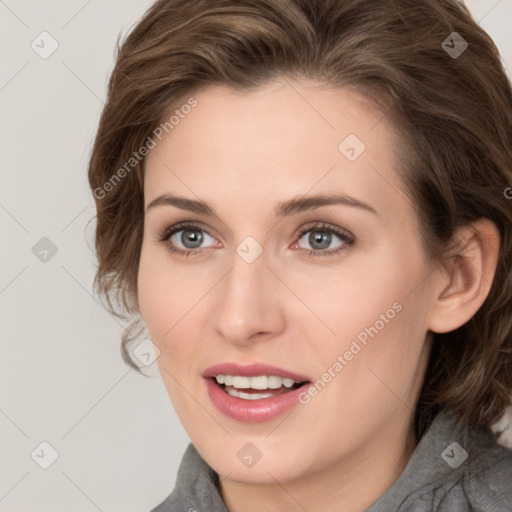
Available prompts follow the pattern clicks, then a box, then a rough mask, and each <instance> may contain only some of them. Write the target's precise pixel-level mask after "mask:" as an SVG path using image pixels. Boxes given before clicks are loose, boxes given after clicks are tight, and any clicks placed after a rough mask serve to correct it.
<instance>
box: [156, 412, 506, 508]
mask: <svg viewBox="0 0 512 512" xmlns="http://www.w3.org/2000/svg"><path fill="white" fill-rule="evenodd" d="M395 511H396V512H512V450H509V449H507V448H505V447H503V446H501V445H499V444H497V443H496V441H495V438H494V435H493V434H492V432H491V431H490V430H489V429H487V428H479V429H475V430H471V431H467V430H466V431H464V433H463V434H462V435H457V431H456V430H455V423H454V416H453V414H452V413H450V412H446V411H445V412H441V413H439V414H438V415H437V416H436V418H435V419H434V421H433V422H432V424H431V426H430V428H429V429H428V430H427V432H426V433H425V435H424V436H423V437H422V438H421V440H420V442H419V444H418V446H417V447H416V450H415V452H414V454H413V456H412V458H411V459H410V461H409V463H408V464H407V466H406V468H405V469H404V471H403V473H402V474H401V475H400V477H399V478H398V480H396V482H395V483H394V484H393V485H392V486H391V487H390V488H389V489H388V490H387V491H386V492H385V493H384V494H383V495H382V496H380V498H379V499H378V500H377V501H376V502H374V503H373V505H371V506H370V508H368V509H367V510H366V512H395ZM151 512H228V510H227V508H226V505H225V504H224V502H223V500H222V497H221V495H220V492H219V489H218V475H217V473H215V471H214V470H213V469H212V468H210V466H208V464H207V463H206V462H205V461H204V460H203V459H202V458H201V456H200V455H199V453H198V452H197V450H196V449H195V447H194V445H192V444H189V446H188V447H187V450H186V451H185V454H184V456H183V459H182V461H181V464H180V467H179V469H178V475H177V479H176V486H175V488H174V490H173V492H172V493H171V494H170V495H169V496H168V497H167V499H166V500H165V501H164V502H163V503H161V504H160V505H159V506H157V507H156V508H154V509H153V510H152V511H151Z"/></svg>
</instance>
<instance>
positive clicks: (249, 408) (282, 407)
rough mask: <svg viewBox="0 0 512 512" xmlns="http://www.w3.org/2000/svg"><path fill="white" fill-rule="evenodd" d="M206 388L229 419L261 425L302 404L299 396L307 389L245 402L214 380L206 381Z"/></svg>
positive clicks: (300, 388) (211, 398)
mask: <svg viewBox="0 0 512 512" xmlns="http://www.w3.org/2000/svg"><path fill="white" fill-rule="evenodd" d="M206 386H207V389H208V395H209V397H210V400H211V401H212V402H213V404H214V405H215V407H217V409H219V411H220V412H222V413H223V414H225V415H226V416H228V417H229V418H232V419H234V420H238V421H244V422H246V423H259V422H263V421H270V420H273V419H275V418H278V417H279V416H281V415H282V414H284V413H285V412H287V411H289V410H290V409H292V408H293V407H294V406H295V405H297V404H299V403H300V402H299V395H300V394H301V393H303V392H304V390H305V389H306V388H307V385H306V384H305V385H303V386H300V387H299V388H297V389H294V390H293V391H287V392H286V393H282V394H280V395H277V396H275V397H269V398H259V399H258V400H245V399H243V398H236V397H234V396H231V395H228V394H227V393H226V392H225V391H223V390H222V388H221V387H220V386H218V385H217V383H216V382H215V381H214V380H213V379H206Z"/></svg>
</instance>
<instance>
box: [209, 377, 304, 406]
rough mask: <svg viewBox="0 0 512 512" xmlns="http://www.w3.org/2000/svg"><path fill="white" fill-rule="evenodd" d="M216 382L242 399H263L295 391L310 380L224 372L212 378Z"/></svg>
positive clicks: (228, 392) (231, 394) (225, 391)
mask: <svg viewBox="0 0 512 512" xmlns="http://www.w3.org/2000/svg"><path fill="white" fill-rule="evenodd" d="M212 380H213V381H214V383H215V384H216V385H217V386H218V387H219V388H220V389H222V391H224V393H227V394H228V395H230V396H232V397H235V398H241V399H242V400H261V399H266V398H273V397H276V396H279V395H282V394H283V393H288V392H290V391H295V390H296V389H298V388H300V387H302V386H304V385H305V384H307V383H308V382H309V381H306V380H304V381H300V382H297V381H295V380H293V379H291V378H289V377H279V376H277V375H257V376H254V377H247V376H243V375H224V374H222V373H220V374H218V375H216V376H215V377H214V378H212Z"/></svg>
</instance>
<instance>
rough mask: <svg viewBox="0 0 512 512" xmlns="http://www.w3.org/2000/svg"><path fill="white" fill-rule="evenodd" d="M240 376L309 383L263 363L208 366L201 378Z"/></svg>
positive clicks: (303, 377) (305, 378) (297, 376)
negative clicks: (279, 378)
mask: <svg viewBox="0 0 512 512" xmlns="http://www.w3.org/2000/svg"><path fill="white" fill-rule="evenodd" d="M219 374H222V375H240V376H244V377H258V376H259V375H275V376H277V377H288V378H289V379H293V380H294V381H296V382H304V381H309V380H310V379H309V378H308V377H305V376H304V375H299V374H298V373H293V372H290V371H288V370H284V369H283V368H278V367H277V366H272V365H271V364H265V363H254V364H247V365H240V364H237V363H223V364H217V365H215V366H210V368H207V369H206V370H205V371H204V372H203V377H205V378H206V379H208V378H212V377H216V376H217V375H219Z"/></svg>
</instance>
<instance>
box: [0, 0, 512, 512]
mask: <svg viewBox="0 0 512 512" xmlns="http://www.w3.org/2000/svg"><path fill="white" fill-rule="evenodd" d="M151 3H152V0H124V1H123V0H103V1H100V0H89V1H85V0H72V1H67V2H64V1H61V2H58V1H57V0H52V1H46V2H40V1H39V2H38V1H28V0H25V1H20V0H6V1H2V0H0V16H1V18H0V34H1V35H0V37H1V40H2V46H1V47H2V66H1V70H0V108H1V119H2V124H1V125H0V130H1V132H0V135H1V137H0V141H1V142H0V143H1V155H2V187H1V194H0V222H1V227H2V237H3V243H2V244H1V248H0V250H1V262H2V264H1V266H0V307H1V312H2V316H1V326H2V331H1V335H2V338H1V343H2V345H1V348H2V357H1V358H0V389H1V395H0V397H1V399H0V428H1V436H0V453H1V454H2V455H1V457H0V511H3V512H29V511H30V512H31V511H37V512H47V511H48V512H49V511H52V512H56V511H57V512H58V511H69V510H73V512H82V511H83V512H88V511H98V510H100V511H103V512H107V511H113V512H121V511H123V512H132V511H133V512H135V511H137V512H144V511H149V510H150V509H151V508H152V507H154V506H155V505H157V504H158V503H160V502H161V501H162V500H163V499H164V498H165V497H166V496H167V495H168V494H169V493H170V491H171V489H172V487H173V485H174V480H175V476H176V471H177V468H178V465H179V462H180V459H181V456H182V454H183V452H184V450H185V447H186V445H187V443H188V442H189V440H188V437H187V434H186V432H185V431H184V429H183V427H182V426H181V424H180V422H179V420H178V419H177V417H176V415H175V413H174V411H173V409H172V406H171V403H170V401H169V399H168V397H167V393H166V391H165V389H164V387H163V384H162V383H161V380H160V377H159V375H158V371H157V369H156V367H155V365H152V366H150V367H149V368H148V369H147V370H146V373H147V374H148V375H149V376H150V377H151V378H145V377H142V376H139V375H137V374H136V373H135V372H134V371H132V370H130V369H129V368H128V367H127V366H126V365H125V364H124V363H123V361H122V359H121V355H120V351H119V335H120V332H121V327H120V324H119V323H118V322H116V321H115V320H114V319H113V318H112V317H111V316H109V315H108V314H107V313H106V312H105V311H104V309H103V308H102V307H101V305H100V304H99V303H98V300H97V299H96V298H95V297H93V296H92V280H93V276H94V270H95V258H94V253H93V250H92V247H93V245H92V243H93V242H92V241H93V231H94V222H90V223H89V224H88V221H90V219H92V218H93V216H94V203H93V199H92V195H91V194H90V192H89V189H88V186H87V179H86V167H87V159H88V156H89V152H90V149H91V144H92V140H93V137H94V134H95V130H96V128H97V123H98V120H99V116H100V113H101V109H102V107H103V104H104V99H105V92H106V84H107V79H108V74H109V72H110V70H111V69H112V66H113V54H114V46H115V42H116V39H117V36H118V34H119V33H120V32H121V33H123V34H125V33H126V32H127V31H129V29H130V28H131V27H132V26H133V25H134V24H135V23H136V21H137V20H138V19H139V17H140V16H141V15H142V14H143V12H144V11H145V10H146V9H147V7H149V5H150V4H151ZM467 5H468V6H469V7H470V8H471V10H472V12H473V15H474V17H475V18H476V19H477V20H478V21H479V23H480V24H481V25H482V26H483V28H484V29H486V30H487V31H488V32H489V33H490V35H491V36H492V37H493V39H494V40H495V41H496V43H497V45H498V47H499V48H500V51H501V52H502V55H503V58H504V61H505V64H506V66H507V70H508V72H509V75H512V73H511V71H512V31H511V30H510V29H511V27H512V0H499V1H498V0H490V1H488V0H470V1H468V2H467ZM42 32H48V33H49V34H50V36H51V38H52V39H53V40H55V41H56V43H52V39H50V38H49V36H40V34H41V33H42ZM447 35H448V34H447ZM41 38H44V41H45V42H44V43H41V42H40V41H41ZM33 41H35V43H34V45H37V44H38V45H39V46H38V47H37V46H36V48H38V51H39V52H40V53H41V52H43V53H44V51H49V50H50V49H51V44H58V48H57V50H56V51H55V52H54V53H53V54H51V55H50V56H49V57H47V58H42V57H41V56H40V54H39V53H37V52H36V51H35V50H34V49H33V48H32V46H31V45H32V42H33ZM440 44H441V41H440ZM43 46H44V47H43ZM45 237H46V238H47V239H49V240H46V239H45V240H43V241H41V239H42V238H45ZM34 247H35V249H34ZM55 250H56V253H55V254H53V253H52V251H53V252H55ZM44 251H47V252H46V253H45V252H44ZM40 258H43V259H44V258H46V261H41V259H40ZM42 442H46V443H49V444H50V445H51V446H52V447H53V449H54V450H55V451H56V452H57V454H58V457H57V459H56V460H55V461H54V462H53V464H51V465H50V466H49V467H48V468H47V469H43V468H42V467H41V465H45V464H47V463H49V462H51V455H52V451H51V448H48V446H47V445H41V443H42Z"/></svg>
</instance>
